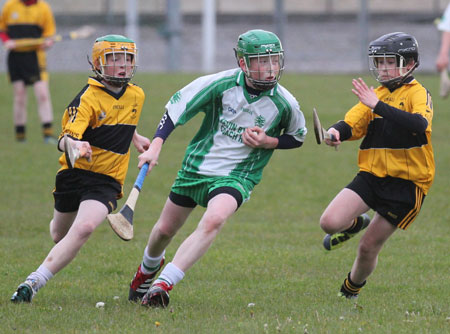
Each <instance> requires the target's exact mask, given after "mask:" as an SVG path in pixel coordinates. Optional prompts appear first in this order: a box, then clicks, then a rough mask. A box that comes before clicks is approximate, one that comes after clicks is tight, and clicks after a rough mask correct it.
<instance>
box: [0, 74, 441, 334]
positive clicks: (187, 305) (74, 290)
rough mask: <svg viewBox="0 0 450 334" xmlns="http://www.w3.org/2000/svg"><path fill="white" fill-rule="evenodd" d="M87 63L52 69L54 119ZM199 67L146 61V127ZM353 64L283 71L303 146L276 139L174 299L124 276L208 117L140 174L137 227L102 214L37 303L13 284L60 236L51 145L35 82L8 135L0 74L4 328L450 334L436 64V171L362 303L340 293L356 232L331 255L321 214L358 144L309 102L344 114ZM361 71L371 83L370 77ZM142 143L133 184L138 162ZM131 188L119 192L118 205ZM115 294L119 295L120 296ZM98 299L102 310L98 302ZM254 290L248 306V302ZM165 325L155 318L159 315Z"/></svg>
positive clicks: (351, 168)
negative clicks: (71, 69) (315, 72)
mask: <svg viewBox="0 0 450 334" xmlns="http://www.w3.org/2000/svg"><path fill="white" fill-rule="evenodd" d="M86 77H87V74H65V73H61V74H53V75H52V76H51V91H52V97H53V105H54V108H55V119H56V120H57V121H56V123H57V125H59V122H60V119H61V116H62V112H63V111H64V108H65V107H66V105H67V104H68V103H69V102H70V101H71V100H72V98H73V97H74V96H75V95H76V93H77V92H78V91H79V90H80V89H81V87H82V86H84V84H85V82H86ZM193 78H195V76H194V75H187V74H170V75H168V74H141V73H140V74H138V75H137V76H136V78H135V82H136V83H138V84H140V85H141V86H142V87H143V88H144V90H145V92H146V94H147V100H146V105H145V107H144V111H143V115H142V118H141V121H140V124H139V128H138V131H139V132H140V133H141V134H144V135H146V136H150V137H151V136H152V135H153V133H154V130H155V128H156V125H157V123H158V121H159V119H160V117H161V115H162V113H163V111H164V105H165V103H166V101H167V100H168V99H169V97H170V96H171V95H172V94H173V93H174V92H175V91H177V90H178V89H179V88H181V87H182V86H184V85H185V84H186V83H188V82H189V81H190V80H192V79H193ZM351 78H352V76H348V75H329V76H325V75H320V76H312V75H293V74H292V75H289V74H285V76H284V77H283V80H282V83H283V85H284V86H286V87H287V88H288V89H289V90H290V91H291V92H292V93H293V94H294V95H295V96H296V97H297V99H298V100H299V101H300V105H301V109H302V110H303V112H304V113H305V117H306V120H307V124H308V128H309V130H310V133H309V135H308V138H307V142H306V143H305V145H304V146H303V147H302V148H301V149H298V150H290V151H276V152H275V154H274V156H273V158H272V161H271V163H270V164H269V165H268V166H267V168H266V169H265V171H264V177H263V180H262V182H261V184H260V185H258V186H257V187H256V188H255V191H254V192H253V194H252V198H251V200H250V202H248V203H246V204H245V205H243V207H242V208H241V209H240V210H239V211H238V213H237V214H236V215H234V216H233V217H232V219H230V220H229V222H228V223H227V225H226V226H225V227H224V229H223V231H222V232H221V234H220V235H219V236H218V238H217V240H216V241H215V243H214V244H213V246H212V247H211V249H210V250H209V251H208V253H207V254H206V255H205V256H204V257H203V258H202V259H201V261H200V262H199V263H197V264H196V265H195V266H194V267H193V268H192V269H191V270H190V271H189V272H188V273H187V275H186V277H185V279H184V280H183V281H182V282H181V283H180V284H179V285H177V286H176V287H175V289H174V290H173V292H172V294H171V304H170V308H169V309H167V310H153V309H145V308H143V307H140V306H139V305H135V304H131V303H128V302H127V295H128V284H129V281H130V279H131V277H132V276H133V274H134V272H135V269H136V267H137V266H138V264H139V262H140V260H141V258H142V252H143V249H144V247H145V244H146V241H147V237H148V233H149V231H150V229H151V227H152V226H153V224H154V222H155V221H156V219H157V217H158V215H159V212H160V210H161V208H162V206H163V204H164V202H165V200H166V197H167V194H168V192H169V189H170V186H171V184H172V182H173V179H174V177H175V174H176V172H177V170H178V168H179V166H180V163H181V159H182V157H183V153H184V148H185V146H186V144H187V142H188V141H189V140H190V138H191V137H192V135H193V134H194V133H195V131H196V127H197V125H198V124H199V121H200V117H198V118H196V119H194V120H193V121H192V122H191V123H190V124H189V125H187V126H184V127H181V128H179V129H177V130H176V131H175V132H174V133H173V134H172V135H171V137H170V138H169V140H168V141H167V143H166V144H165V145H164V149H163V152H162V154H161V157H160V161H159V166H157V168H156V169H155V170H154V171H153V172H152V174H151V175H150V177H149V178H148V179H147V180H146V182H145V184H144V189H143V192H142V194H141V196H140V199H139V202H138V203H137V208H136V209H137V210H136V214H135V237H134V239H133V240H132V241H130V242H123V241H121V240H120V239H118V238H117V237H116V236H115V234H114V233H113V232H112V231H111V230H110V228H109V226H108V224H107V223H104V224H102V225H101V226H100V227H99V229H98V230H97V231H96V232H95V233H94V234H93V235H92V237H91V239H90V240H89V242H88V243H87V244H86V245H85V246H84V247H83V248H82V250H81V251H80V253H79V254H78V256H77V257H76V259H75V260H74V261H73V262H72V263H71V264H70V265H69V266H68V267H66V268H65V269H64V270H63V271H61V272H60V273H58V274H57V275H56V276H55V277H54V278H53V279H52V280H51V281H50V282H49V283H48V284H47V286H46V287H45V288H44V289H42V290H41V291H39V294H38V295H37V296H36V298H35V299H34V301H33V303H32V304H31V305H13V304H11V303H10V302H9V298H10V297H11V294H12V293H13V292H14V290H15V288H16V287H17V285H18V284H19V283H20V282H21V281H23V280H24V279H25V277H26V276H27V275H28V274H29V273H30V272H31V271H34V270H35V269H36V268H37V267H38V266H39V265H40V263H41V262H42V261H43V259H44V257H45V256H46V255H47V253H48V251H49V250H50V248H51V247H52V245H53V244H52V241H51V239H50V237H49V232H48V222H49V221H50V219H51V217H52V212H53V199H52V195H51V191H52V188H53V184H54V176H55V172H56V171H57V169H58V167H59V165H58V162H57V159H58V157H59V155H60V154H59V153H58V151H57V150H56V149H55V147H52V146H46V145H44V144H43V143H42V138H41V134H40V126H39V121H38V118H37V115H36V112H35V109H36V108H35V103H34V98H33V96H32V92H31V91H30V99H29V100H30V103H29V110H30V112H29V122H28V132H29V134H28V142H27V144H26V145H24V144H18V143H16V142H15V141H14V139H13V138H14V131H13V126H12V111H11V104H12V99H11V95H12V91H11V86H10V85H9V84H8V82H7V80H6V77H5V75H2V76H0V82H1V87H2V90H0V101H2V104H1V106H0V110H1V115H2V119H3V121H2V123H1V124H0V152H1V153H0V154H1V163H0V185H1V190H0V194H1V204H0V205H1V210H0V245H1V246H0V258H1V259H2V266H1V268H0V277H1V279H0V323H1V325H0V326H1V327H0V328H1V330H0V332H2V333H141V332H142V333H143V332H148V333H165V334H166V333H311V334H312V333H332V334H336V333H345V334H347V333H371V334H372V333H383V334H385V333H393V334H397V333H408V334H409V333H436V334H438V333H439V334H440V333H445V332H449V331H450V321H449V320H448V319H449V317H450V310H449V296H450V279H449V278H450V275H449V268H450V260H449V256H448V254H449V247H448V240H449V239H448V236H449V232H450V231H449V221H450V217H449V206H448V201H449V195H450V194H449V187H450V184H449V179H450V172H449V166H450V144H449V141H448V138H447V137H446V133H447V132H448V124H449V123H450V100H442V99H441V98H439V96H438V84H439V82H438V77H437V76H419V80H420V81H421V82H422V83H423V84H424V85H425V86H426V87H427V88H428V89H429V90H430V91H431V93H432V95H433V96H434V104H435V110H434V111H435V114H434V120H433V146H434V150H435V157H436V163H437V171H436V179H435V183H434V185H433V186H432V188H431V191H430V192H429V194H428V196H427V198H426V200H425V203H424V205H423V208H422V211H421V213H420V215H419V217H418V219H417V220H416V221H415V222H414V223H413V225H412V226H411V227H410V228H409V229H408V231H406V232H403V231H399V232H397V233H395V234H394V235H393V237H392V238H391V239H390V240H389V241H388V243H387V244H386V245H385V248H384V249H383V251H382V253H381V255H380V259H379V263H378V267H377V269H376V271H375V272H374V273H373V275H372V276H371V277H370V278H369V280H368V284H367V286H366V287H365V288H364V290H363V292H362V294H361V296H360V298H359V301H358V304H357V305H355V304H354V303H351V302H348V301H345V300H340V299H339V298H337V297H336V294H337V291H338V289H339V286H340V284H341V282H342V280H343V279H344V277H345V275H346V274H347V272H348V271H349V270H350V267H351V265H352V262H353V259H354V256H355V253H356V247H357V243H358V239H359V238H358V237H356V238H355V240H351V241H349V243H348V245H346V247H344V248H342V249H339V250H337V251H335V252H332V253H329V254H326V253H325V251H324V250H323V249H322V245H321V241H322V237H323V233H322V231H321V229H320V227H319V225H318V220H319V217H320V215H321V213H322V211H323V210H324V209H325V207H326V206H327V204H328V203H329V201H330V200H331V199H332V198H333V197H334V196H335V194H336V193H337V192H338V191H339V190H340V189H341V188H342V187H344V186H345V185H346V184H347V183H348V182H349V181H350V180H351V179H352V178H353V176H354V175H355V173H356V171H357V167H356V154H357V152H356V151H357V147H358V143H345V144H344V145H342V147H341V148H340V149H339V151H338V152H335V151H334V150H333V149H330V148H329V147H325V146H317V144H316V143H315V140H314V134H313V133H312V117H311V110H312V107H317V109H318V111H319V113H320V115H321V118H322V122H323V123H324V125H326V126H327V125H330V124H331V123H333V122H335V121H336V120H339V119H342V118H343V116H344V113H345V112H346V111H347V110H348V108H349V107H351V106H352V105H353V104H354V103H355V102H356V98H355V97H354V96H353V94H352V93H351V91H350V89H351ZM365 78H367V79H368V80H369V81H370V82H371V83H372V84H373V80H372V79H370V78H368V77H365ZM136 156H137V154H136V152H135V151H134V150H133V151H132V160H131V163H130V169H129V173H128V177H127V182H126V186H125V192H126V194H127V193H128V192H129V190H130V188H131V186H132V183H133V182H134V179H135V177H136V175H137V168H136V164H137V159H136ZM122 204H123V200H121V201H120V202H119V206H120V205H122ZM202 212H203V209H201V208H198V209H197V210H196V211H194V213H193V214H192V216H191V217H190V219H189V220H188V221H187V223H186V225H185V226H184V227H183V229H182V230H181V231H180V232H179V234H178V235H177V236H176V237H175V238H174V240H173V242H172V244H171V245H170V246H169V247H168V249H167V257H168V259H169V260H170V259H171V258H172V257H173V254H174V252H175V251H176V248H177V247H178V245H179V244H180V242H181V241H182V240H183V239H184V238H185V237H186V236H187V235H188V234H189V233H190V232H191V231H192V230H193V229H194V228H195V227H196V224H197V222H198V220H199V218H200V216H201V214H202ZM115 296H117V297H118V299H114V297H115ZM98 301H103V302H105V303H106V306H105V308H104V309H97V308H95V304H96V303H97V302H98ZM249 303H254V306H253V307H248V304H249ZM157 322H158V323H159V324H160V325H159V326H156V323H157Z"/></svg>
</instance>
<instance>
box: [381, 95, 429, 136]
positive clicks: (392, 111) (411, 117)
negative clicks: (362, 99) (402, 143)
mask: <svg viewBox="0 0 450 334" xmlns="http://www.w3.org/2000/svg"><path fill="white" fill-rule="evenodd" d="M373 112H374V113H376V114H378V115H380V116H382V117H383V118H385V119H387V120H390V121H392V122H395V123H397V124H399V125H401V126H402V127H404V128H406V129H408V130H409V131H411V132H417V133H423V132H425V130H426V129H427V126H428V121H427V120H426V119H425V117H423V116H422V115H420V114H411V113H409V112H406V111H403V110H400V109H397V108H394V107H393V106H390V105H388V104H386V103H384V102H381V101H379V102H378V103H377V105H376V106H375V108H374V109H373Z"/></svg>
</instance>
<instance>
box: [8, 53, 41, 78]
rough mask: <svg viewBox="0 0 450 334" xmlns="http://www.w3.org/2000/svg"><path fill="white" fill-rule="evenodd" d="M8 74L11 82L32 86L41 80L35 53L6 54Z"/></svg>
mask: <svg viewBox="0 0 450 334" xmlns="http://www.w3.org/2000/svg"><path fill="white" fill-rule="evenodd" d="M8 72H9V78H10V80H11V82H14V81H19V80H20V81H24V82H25V84H26V85H32V84H34V83H35V82H38V81H39V80H41V71H40V68H39V62H38V57H37V53H36V51H30V52H15V51H11V52H9V54H8Z"/></svg>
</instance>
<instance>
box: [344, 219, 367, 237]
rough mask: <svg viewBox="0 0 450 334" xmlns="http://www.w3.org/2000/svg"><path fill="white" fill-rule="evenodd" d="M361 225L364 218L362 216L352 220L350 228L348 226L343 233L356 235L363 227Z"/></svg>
mask: <svg viewBox="0 0 450 334" xmlns="http://www.w3.org/2000/svg"><path fill="white" fill-rule="evenodd" d="M363 224H364V218H363V217H362V216H359V217H357V218H355V219H353V224H352V226H350V227H349V228H348V229H346V230H345V231H344V232H347V233H358V232H359V231H361V228H362V227H363Z"/></svg>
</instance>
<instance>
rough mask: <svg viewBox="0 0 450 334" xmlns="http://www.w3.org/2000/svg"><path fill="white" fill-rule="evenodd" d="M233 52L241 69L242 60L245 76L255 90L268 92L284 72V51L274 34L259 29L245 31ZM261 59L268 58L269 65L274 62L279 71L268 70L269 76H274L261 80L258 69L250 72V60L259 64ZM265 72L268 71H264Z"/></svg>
mask: <svg viewBox="0 0 450 334" xmlns="http://www.w3.org/2000/svg"><path fill="white" fill-rule="evenodd" d="M234 52H235V55H236V60H237V62H238V65H239V67H241V64H240V59H243V60H244V63H245V70H244V73H245V76H246V77H247V79H248V80H249V81H250V82H251V83H252V84H253V85H254V86H255V87H256V88H258V89H261V90H269V89H272V88H273V87H274V86H275V85H276V84H277V83H278V81H279V80H280V78H281V74H282V73H283V70H284V51H283V47H282V45H281V41H280V39H279V38H278V37H277V35H275V34H274V33H272V32H270V31H265V30H259V29H257V30H250V31H247V32H246V33H244V34H242V35H240V36H239V39H238V42H237V46H236V48H235V49H234ZM262 57H269V58H268V59H269V60H270V63H271V64H272V63H273V62H274V61H275V62H277V63H278V64H279V69H277V70H275V71H274V70H272V69H271V70H269V72H270V74H274V75H269V77H268V78H266V79H264V78H261V74H262V73H261V70H260V69H259V67H258V70H250V60H251V59H252V58H257V59H258V64H259V60H260V59H261V58H262ZM265 72H266V73H267V72H268V71H267V70H265ZM272 72H274V73H272ZM252 74H253V75H252ZM255 76H256V78H255Z"/></svg>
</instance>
